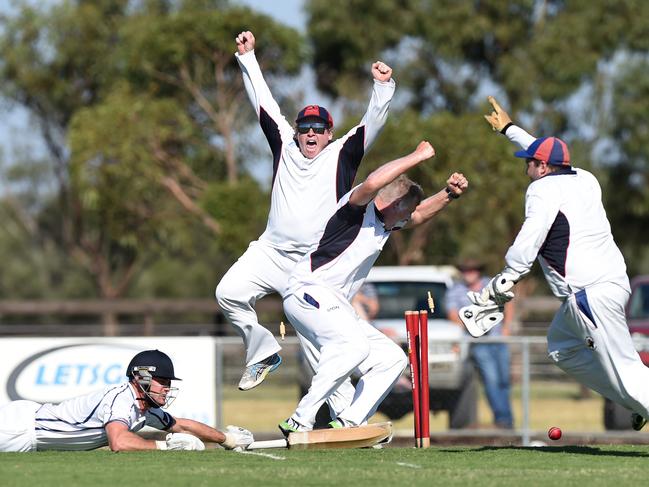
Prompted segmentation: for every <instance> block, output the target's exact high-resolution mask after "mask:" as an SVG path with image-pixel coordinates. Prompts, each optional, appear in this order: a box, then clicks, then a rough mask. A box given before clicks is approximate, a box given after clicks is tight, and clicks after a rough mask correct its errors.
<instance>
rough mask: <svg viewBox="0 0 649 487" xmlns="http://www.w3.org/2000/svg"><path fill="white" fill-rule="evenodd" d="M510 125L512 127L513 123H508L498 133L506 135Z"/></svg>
mask: <svg viewBox="0 0 649 487" xmlns="http://www.w3.org/2000/svg"><path fill="white" fill-rule="evenodd" d="M512 125H514V124H513V122H509V123H508V124H507V125H505V126H504V127H503V128H502V130H501V131H500V133H501V134H503V135H505V134H506V133H507V129H508V128H509V127H511V126H512Z"/></svg>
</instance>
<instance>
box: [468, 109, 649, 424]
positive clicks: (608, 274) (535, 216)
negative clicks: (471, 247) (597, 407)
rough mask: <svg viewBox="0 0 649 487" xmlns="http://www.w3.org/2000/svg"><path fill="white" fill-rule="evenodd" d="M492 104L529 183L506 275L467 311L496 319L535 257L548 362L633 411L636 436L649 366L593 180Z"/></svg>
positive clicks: (647, 393)
mask: <svg viewBox="0 0 649 487" xmlns="http://www.w3.org/2000/svg"><path fill="white" fill-rule="evenodd" d="M489 102H490V103H491V105H492V106H493V112H492V113H491V114H489V115H486V116H485V118H486V119H487V121H488V122H489V123H490V124H491V126H492V127H493V129H494V130H495V131H498V132H500V133H502V134H504V135H506V136H507V138H509V140H511V141H512V142H516V143H517V144H519V145H520V146H521V147H522V149H523V150H520V151H518V152H516V153H515V154H514V155H515V156H516V157H520V158H523V159H525V166H526V171H527V175H528V176H529V178H530V180H531V181H532V182H531V184H530V185H529V186H528V188H527V193H526V195H525V221H524V222H523V226H522V228H521V230H520V232H519V233H518V235H517V236H516V239H515V240H514V243H513V245H512V246H511V247H510V248H509V250H508V251H507V255H506V256H505V268H504V269H503V271H502V272H501V273H500V274H499V275H497V276H496V277H495V278H494V279H492V281H491V282H490V283H489V284H488V285H487V286H486V287H485V288H484V289H483V290H482V292H478V293H469V298H470V299H471V300H472V302H473V304H474V306H473V309H470V310H465V311H468V313H469V314H472V312H473V311H475V310H476V309H484V310H487V311H486V314H485V316H486V317H488V316H489V314H490V313H497V312H498V308H499V306H502V304H503V303H505V302H507V301H509V300H510V299H512V297H513V296H514V294H513V291H512V287H513V286H514V284H515V283H516V282H517V281H518V280H520V279H521V278H522V277H523V276H524V275H525V274H527V273H528V272H529V271H530V269H531V267H532V265H533V263H534V260H535V259H536V260H538V261H539V264H540V265H541V268H542V270H543V273H544V274H545V278H546V280H547V282H548V284H549V286H550V289H551V290H552V293H553V294H554V295H555V296H556V297H557V298H559V299H560V300H561V301H562V305H561V307H560V308H559V311H557V313H556V315H555V316H554V319H553V320H552V323H551V325H550V328H549V330H548V335H547V339H548V354H549V356H550V358H551V359H552V360H553V361H554V362H555V363H556V364H557V365H558V366H559V367H560V368H561V369H563V370H564V371H565V372H567V373H568V374H570V375H571V376H572V377H574V378H575V379H576V380H577V381H578V382H580V383H581V384H583V385H585V386H587V387H589V388H591V389H593V390H594V391H597V392H599V393H600V394H601V395H603V396H604V397H607V398H608V399H610V400H611V401H614V402H616V403H618V404H621V405H622V406H625V407H627V408H628V409H630V410H631V411H632V412H633V413H632V417H631V421H632V426H633V428H634V429H635V430H640V429H641V428H642V427H643V426H644V424H645V423H646V418H649V369H648V368H647V367H645V366H644V364H643V363H642V361H641V360H640V357H639V355H638V353H637V352H636V349H635V347H634V345H633V340H632V339H631V335H630V333H629V328H628V327H627V323H626V318H625V314H624V309H625V306H626V303H627V301H628V300H629V296H630V294H631V288H630V285H629V279H628V277H627V275H626V264H625V263H624V257H623V256H622V253H621V252H620V250H619V249H618V247H617V245H616V244H615V241H614V240H613V235H612V234H611V226H610V224H609V222H608V219H607V218H606V212H605V211H604V206H603V205H602V190H601V188H600V186H599V183H598V182H597V179H596V178H595V176H593V175H592V174H591V173H590V172H588V171H585V170H583V169H577V168H574V167H572V165H571V163H570V153H569V152H568V147H567V146H566V144H565V143H564V142H563V141H562V140H561V139H558V138H556V137H542V138H539V139H536V138H534V137H533V136H531V135H530V134H528V133H527V132H525V131H524V130H523V129H521V128H520V127H517V126H516V125H514V124H513V123H512V121H511V119H510V117H509V115H508V114H507V112H505V111H504V110H503V109H502V108H501V107H500V105H499V104H498V103H497V102H496V100H495V99H494V98H493V97H489ZM461 317H462V315H461ZM483 318H484V317H483ZM463 321H465V324H468V325H469V326H467V328H468V329H469V331H470V332H471V333H472V334H473V335H474V336H478V335H479V334H481V333H484V332H485V331H486V330H487V329H488V328H489V327H490V326H491V325H490V323H489V321H488V319H486V318H484V319H481V320H480V319H479V320H477V321H476V320H474V319H471V317H470V316H465V317H464V320H463Z"/></svg>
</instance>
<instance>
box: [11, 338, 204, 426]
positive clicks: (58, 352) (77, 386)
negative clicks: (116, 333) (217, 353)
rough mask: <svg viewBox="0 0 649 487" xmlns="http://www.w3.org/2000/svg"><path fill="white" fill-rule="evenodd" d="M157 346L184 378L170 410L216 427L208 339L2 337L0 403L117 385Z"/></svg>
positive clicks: (70, 394)
mask: <svg viewBox="0 0 649 487" xmlns="http://www.w3.org/2000/svg"><path fill="white" fill-rule="evenodd" d="M156 348H157V349H159V350H162V351H163V352H165V353H166V354H168V355H169V356H170V357H171V359H172V361H173V363H174V369H175V373H176V377H179V378H181V379H182V381H175V382H174V384H173V385H174V387H178V388H179V391H178V394H177V398H176V400H175V401H174V402H173V403H172V404H171V406H170V407H169V413H171V414H172V415H176V416H179V417H185V418H191V419H196V420H199V421H202V422H204V423H207V424H211V425H215V423H216V415H215V400H216V394H215V365H214V343H213V341H212V340H211V339H210V338H207V337H198V338H195V337H191V338H188V337H174V338H139V337H138V338H129V339H123V338H61V339H44V338H6V339H2V340H0V357H2V368H1V369H0V387H1V388H2V389H1V390H0V404H3V403H5V402H8V401H15V400H18V399H29V400H32V401H36V402H40V403H45V402H54V403H58V402H61V401H63V400H64V399H68V398H71V397H75V396H78V395H81V394H87V393H89V392H93V391H96V390H99V389H103V388H105V387H107V386H111V385H114V384H119V383H120V382H124V381H126V380H127V378H126V366H127V364H128V363H129V361H130V360H131V358H133V356H134V355H135V354H137V353H138V352H140V351H142V350H148V349H156ZM197 371H199V372H198V373H197Z"/></svg>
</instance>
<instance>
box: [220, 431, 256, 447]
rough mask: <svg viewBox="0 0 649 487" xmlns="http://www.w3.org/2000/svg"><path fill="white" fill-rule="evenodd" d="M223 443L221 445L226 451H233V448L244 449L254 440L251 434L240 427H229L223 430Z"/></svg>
mask: <svg viewBox="0 0 649 487" xmlns="http://www.w3.org/2000/svg"><path fill="white" fill-rule="evenodd" d="M224 434H225V441H224V442H223V443H221V446H222V447H223V448H226V449H228V450H234V449H235V448H241V449H244V450H245V448H246V447H247V446H248V445H249V444H250V443H252V442H253V441H255V438H254V437H253V436H252V433H251V432H250V431H248V430H247V429H244V428H241V427H240V426H232V425H229V426H228V427H227V428H226V429H225V433H224Z"/></svg>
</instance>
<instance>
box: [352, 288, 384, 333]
mask: <svg viewBox="0 0 649 487" xmlns="http://www.w3.org/2000/svg"><path fill="white" fill-rule="evenodd" d="M352 306H353V307H354V310H356V313H358V316H359V317H360V318H361V319H362V320H365V321H368V322H370V323H371V322H372V321H373V320H374V318H376V315H377V314H378V313H379V295H378V292H377V291H376V286H375V285H374V284H372V283H371V282H366V283H364V284H363V285H362V286H361V288H360V289H359V290H358V292H357V293H356V294H355V295H354V297H353V298H352Z"/></svg>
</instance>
